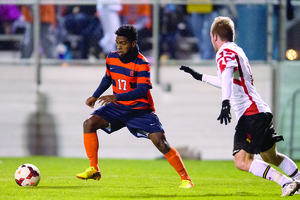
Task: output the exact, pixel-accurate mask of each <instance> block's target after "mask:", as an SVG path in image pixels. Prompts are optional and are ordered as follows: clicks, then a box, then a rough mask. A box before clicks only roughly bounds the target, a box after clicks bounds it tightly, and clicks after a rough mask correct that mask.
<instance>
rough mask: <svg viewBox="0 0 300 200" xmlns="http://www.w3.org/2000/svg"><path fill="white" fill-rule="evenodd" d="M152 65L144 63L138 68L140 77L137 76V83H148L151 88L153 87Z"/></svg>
mask: <svg viewBox="0 0 300 200" xmlns="http://www.w3.org/2000/svg"><path fill="white" fill-rule="evenodd" d="M150 70H151V69H150V65H149V64H142V65H141V66H140V67H139V69H138V78H137V85H139V84H143V85H147V86H148V88H149V89H151V88H152V83H151V77H150V76H151V73H150Z"/></svg>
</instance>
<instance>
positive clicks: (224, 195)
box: [101, 192, 259, 199]
mask: <svg viewBox="0 0 300 200" xmlns="http://www.w3.org/2000/svg"><path fill="white" fill-rule="evenodd" d="M257 196H259V195H257V194H253V193H248V192H237V193H233V194H215V193H214V194H210V193H208V194H191V195H188V194H182V195H180V194H174V195H163V194H140V195H136V194H135V195H132V196H126V195H119V196H118V195H113V196H101V197H106V198H120V199H123V198H124V199H125V198H129V199H149V198H170V199H172V198H182V199H184V198H201V197H203V198H205V197H257Z"/></svg>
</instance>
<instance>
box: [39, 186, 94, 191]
mask: <svg viewBox="0 0 300 200" xmlns="http://www.w3.org/2000/svg"><path fill="white" fill-rule="evenodd" d="M93 187H94V188H98V186H92V185H87V186H82V185H80V186H79V185H71V186H70V185H64V186H46V185H45V186H38V187H34V188H37V189H54V190H56V189H63V190H65V189H73V190H74V189H85V188H93Z"/></svg>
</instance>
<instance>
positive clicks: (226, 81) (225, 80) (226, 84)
mask: <svg viewBox="0 0 300 200" xmlns="http://www.w3.org/2000/svg"><path fill="white" fill-rule="evenodd" d="M232 74H233V68H230V67H227V68H226V69H225V70H223V72H222V101H224V100H226V99H230V97H231V92H232Z"/></svg>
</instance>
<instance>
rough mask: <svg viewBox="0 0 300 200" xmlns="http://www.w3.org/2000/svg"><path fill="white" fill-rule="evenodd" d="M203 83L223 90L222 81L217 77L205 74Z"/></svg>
mask: <svg viewBox="0 0 300 200" xmlns="http://www.w3.org/2000/svg"><path fill="white" fill-rule="evenodd" d="M202 81H203V82H205V83H207V84H209V85H212V86H214V87H217V88H219V89H220V88H221V87H222V86H221V81H220V79H219V77H217V76H210V75H206V74H203V76H202Z"/></svg>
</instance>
